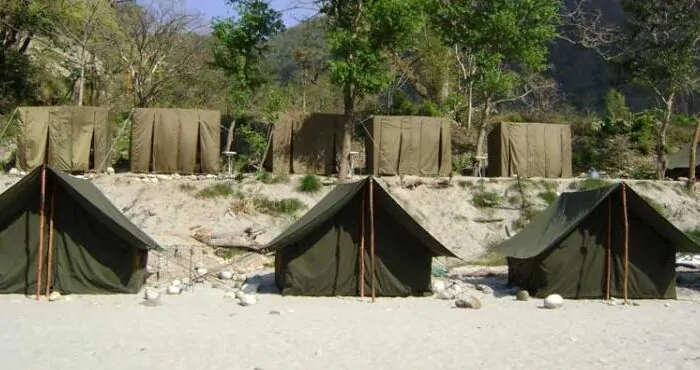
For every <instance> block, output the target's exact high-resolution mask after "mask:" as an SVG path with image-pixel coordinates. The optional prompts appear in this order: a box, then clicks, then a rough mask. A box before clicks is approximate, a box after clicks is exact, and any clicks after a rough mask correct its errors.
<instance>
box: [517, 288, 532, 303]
mask: <svg viewBox="0 0 700 370" xmlns="http://www.w3.org/2000/svg"><path fill="white" fill-rule="evenodd" d="M515 299H517V300H518V301H527V300H529V299H530V293H529V292H528V291H527V290H519V291H518V293H516V294H515Z"/></svg>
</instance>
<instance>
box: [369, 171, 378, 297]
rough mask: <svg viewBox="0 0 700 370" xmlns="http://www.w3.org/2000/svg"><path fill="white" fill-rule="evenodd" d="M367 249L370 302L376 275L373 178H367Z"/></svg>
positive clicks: (373, 293) (374, 291)
mask: <svg viewBox="0 0 700 370" xmlns="http://www.w3.org/2000/svg"><path fill="white" fill-rule="evenodd" d="M369 231H370V234H369V250H370V253H371V256H370V263H371V265H372V302H374V300H375V299H376V288H375V285H376V281H377V275H376V273H375V270H376V269H375V264H374V180H373V179H372V178H370V180H369Z"/></svg>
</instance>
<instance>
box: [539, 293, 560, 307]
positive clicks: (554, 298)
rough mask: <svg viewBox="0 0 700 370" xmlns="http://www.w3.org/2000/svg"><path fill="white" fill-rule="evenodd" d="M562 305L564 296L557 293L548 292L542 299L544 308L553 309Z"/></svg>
mask: <svg viewBox="0 0 700 370" xmlns="http://www.w3.org/2000/svg"><path fill="white" fill-rule="evenodd" d="M563 305H564V298H562V296H560V295H559V294H550V295H548V296H547V297H545V299H544V308H548V309H555V308H560V307H562V306H563Z"/></svg>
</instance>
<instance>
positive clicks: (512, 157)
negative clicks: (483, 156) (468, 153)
mask: <svg viewBox="0 0 700 370" xmlns="http://www.w3.org/2000/svg"><path fill="white" fill-rule="evenodd" d="M487 145H488V150H487V152H488V163H489V164H488V176H489V177H511V176H516V175H520V176H521V177H548V178H568V177H571V172H572V169H571V127H570V126H569V125H558V124H545V123H510V122H500V123H498V124H496V125H495V126H494V127H493V129H492V130H491V132H490V133H489V135H488V138H487Z"/></svg>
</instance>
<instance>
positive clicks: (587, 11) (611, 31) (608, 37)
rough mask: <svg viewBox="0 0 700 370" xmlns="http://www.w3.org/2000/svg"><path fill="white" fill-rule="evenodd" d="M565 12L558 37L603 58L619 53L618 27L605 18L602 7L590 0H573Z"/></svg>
mask: <svg viewBox="0 0 700 370" xmlns="http://www.w3.org/2000/svg"><path fill="white" fill-rule="evenodd" d="M570 4H573V6H569V9H570V10H569V9H566V11H565V12H562V13H560V17H561V18H562V19H563V20H564V24H563V25H562V26H561V31H562V32H560V34H559V36H558V37H559V39H561V40H564V41H566V42H569V43H571V44H574V45H578V46H581V47H584V48H587V49H590V50H593V51H594V52H596V53H597V54H599V55H600V56H601V57H602V58H603V59H605V60H611V59H614V58H617V57H619V56H620V55H621V51H620V50H619V43H620V41H622V40H623V37H624V36H623V34H622V32H621V30H620V27H619V26H617V25H616V24H614V23H612V22H611V21H608V20H606V19H605V17H604V14H603V11H602V9H600V8H596V7H595V6H594V5H593V4H592V2H591V0H574V1H572V2H570Z"/></svg>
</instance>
